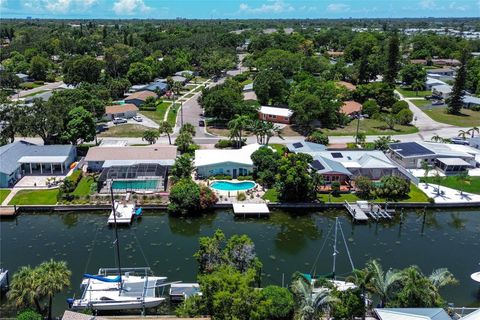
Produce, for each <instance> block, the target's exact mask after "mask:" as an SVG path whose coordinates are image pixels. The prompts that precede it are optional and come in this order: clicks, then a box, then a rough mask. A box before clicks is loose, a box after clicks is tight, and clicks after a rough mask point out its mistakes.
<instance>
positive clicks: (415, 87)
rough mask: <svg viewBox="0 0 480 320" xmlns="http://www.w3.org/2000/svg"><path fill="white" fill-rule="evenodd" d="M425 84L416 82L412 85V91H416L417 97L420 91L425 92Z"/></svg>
mask: <svg viewBox="0 0 480 320" xmlns="http://www.w3.org/2000/svg"><path fill="white" fill-rule="evenodd" d="M423 87H424V84H423V82H422V81H420V80H418V79H417V80H415V81H413V83H412V90H413V91H415V95H416V96H418V91H420V90H423Z"/></svg>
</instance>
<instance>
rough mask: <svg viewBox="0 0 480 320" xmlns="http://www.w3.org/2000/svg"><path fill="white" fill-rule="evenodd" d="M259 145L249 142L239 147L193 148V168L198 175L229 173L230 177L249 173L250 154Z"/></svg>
mask: <svg viewBox="0 0 480 320" xmlns="http://www.w3.org/2000/svg"><path fill="white" fill-rule="evenodd" d="M260 147H261V145H259V144H258V143H255V144H250V145H246V146H244V147H242V148H241V149H204V150H202V149H200V150H195V161H194V164H195V168H196V169H197V174H198V176H200V177H203V178H207V177H210V176H215V175H229V176H231V177H232V178H234V179H235V178H237V177H238V176H245V175H250V174H251V173H252V171H253V161H252V158H251V156H252V154H253V153H254V152H255V151H257V150H258V149H259V148H260Z"/></svg>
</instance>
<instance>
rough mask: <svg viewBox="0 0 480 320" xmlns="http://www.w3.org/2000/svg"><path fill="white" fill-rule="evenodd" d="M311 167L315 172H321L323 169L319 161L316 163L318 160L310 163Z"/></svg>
mask: <svg viewBox="0 0 480 320" xmlns="http://www.w3.org/2000/svg"><path fill="white" fill-rule="evenodd" d="M312 167H313V169H315V170H323V169H325V167H324V166H323V164H322V163H321V162H320V161H318V160H315V161H313V162H312Z"/></svg>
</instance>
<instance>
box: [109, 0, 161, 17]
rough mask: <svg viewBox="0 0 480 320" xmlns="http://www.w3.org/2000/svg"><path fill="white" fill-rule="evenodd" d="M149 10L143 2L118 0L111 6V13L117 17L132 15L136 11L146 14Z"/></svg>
mask: <svg viewBox="0 0 480 320" xmlns="http://www.w3.org/2000/svg"><path fill="white" fill-rule="evenodd" d="M151 9H152V8H150V7H149V6H147V5H146V4H145V2H143V0H118V1H116V2H115V3H114V4H113V11H115V13H116V14H117V15H119V16H126V15H133V14H135V13H137V11H140V12H148V11H150V10H151Z"/></svg>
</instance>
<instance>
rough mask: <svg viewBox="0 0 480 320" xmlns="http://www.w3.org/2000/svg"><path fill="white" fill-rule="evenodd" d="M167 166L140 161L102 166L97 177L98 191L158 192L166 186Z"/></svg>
mask: <svg viewBox="0 0 480 320" xmlns="http://www.w3.org/2000/svg"><path fill="white" fill-rule="evenodd" d="M167 176H168V166H163V165H160V164H157V163H141V164H134V165H130V166H111V167H108V168H104V169H103V171H102V173H101V174H100V177H99V179H98V181H99V183H98V187H99V190H98V192H99V193H109V192H110V189H112V190H113V192H114V193H126V192H137V193H145V192H159V191H165V190H166V188H167V182H168V181H167Z"/></svg>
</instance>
